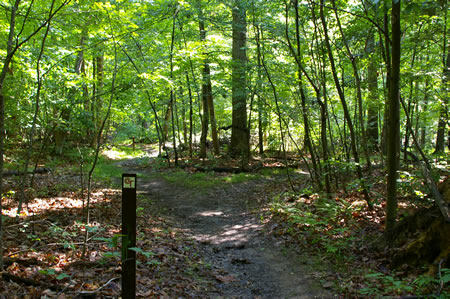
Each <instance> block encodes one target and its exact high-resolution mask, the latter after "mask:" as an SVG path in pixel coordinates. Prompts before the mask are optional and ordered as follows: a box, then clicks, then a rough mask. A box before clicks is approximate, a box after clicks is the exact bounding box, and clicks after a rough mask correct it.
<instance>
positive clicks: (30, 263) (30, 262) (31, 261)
mask: <svg viewBox="0 0 450 299" xmlns="http://www.w3.org/2000/svg"><path fill="white" fill-rule="evenodd" d="M14 263H17V264H20V265H23V266H34V265H43V263H42V262H41V261H39V260H37V259H26V260H24V259H19V258H10V257H4V258H3V266H4V267H8V266H10V265H12V264H14Z"/></svg>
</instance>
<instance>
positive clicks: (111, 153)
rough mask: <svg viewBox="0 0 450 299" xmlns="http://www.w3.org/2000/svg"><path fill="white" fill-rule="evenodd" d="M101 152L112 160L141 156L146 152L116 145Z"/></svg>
mask: <svg viewBox="0 0 450 299" xmlns="http://www.w3.org/2000/svg"><path fill="white" fill-rule="evenodd" d="M102 154H103V155H105V156H106V157H108V158H110V159H112V160H125V159H134V158H140V157H143V156H145V155H146V152H145V151H143V150H141V149H139V148H136V149H134V150H133V148H131V147H129V146H126V145H118V146H114V147H112V148H111V149H108V150H105V151H103V153H102Z"/></svg>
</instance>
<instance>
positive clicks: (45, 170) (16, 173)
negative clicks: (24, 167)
mask: <svg viewBox="0 0 450 299" xmlns="http://www.w3.org/2000/svg"><path fill="white" fill-rule="evenodd" d="M51 171H52V170H51V169H50V168H48V167H38V168H36V169H35V170H33V171H27V174H46V173H49V172H51ZM3 175H4V176H19V175H23V171H18V170H8V171H4V172H3Z"/></svg>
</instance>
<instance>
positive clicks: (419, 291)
mask: <svg viewBox="0 0 450 299" xmlns="http://www.w3.org/2000/svg"><path fill="white" fill-rule="evenodd" d="M366 278H367V280H368V281H370V282H371V284H370V285H369V286H367V287H364V288H362V289H361V290H360V293H361V294H362V295H366V296H374V295H375V296H382V295H387V294H396V295H407V294H415V295H419V296H426V297H427V298H446V297H447V296H449V295H450V293H448V291H447V290H446V289H443V287H444V286H445V285H447V284H448V282H449V281H450V269H447V268H444V269H441V271H440V273H438V274H437V275H436V276H435V277H432V276H429V275H428V274H424V275H420V276H418V277H417V278H415V279H409V278H406V279H399V278H396V277H395V275H394V274H393V275H387V274H384V273H379V272H378V273H371V274H367V275H366Z"/></svg>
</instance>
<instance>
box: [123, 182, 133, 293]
mask: <svg viewBox="0 0 450 299" xmlns="http://www.w3.org/2000/svg"><path fill="white" fill-rule="evenodd" d="M122 235H123V236H122V298H124V299H130V298H136V252H135V251H134V250H129V248H132V247H136V174H135V173H134V174H126V173H124V174H122Z"/></svg>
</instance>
